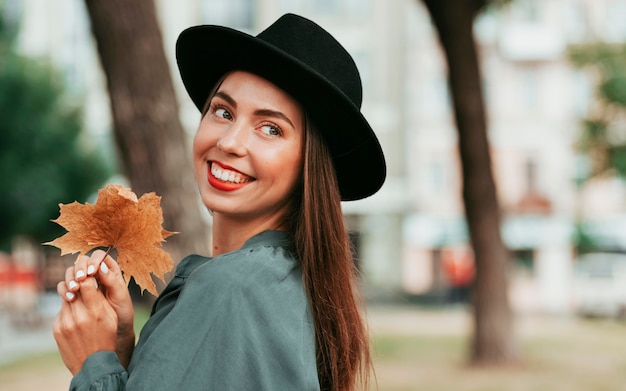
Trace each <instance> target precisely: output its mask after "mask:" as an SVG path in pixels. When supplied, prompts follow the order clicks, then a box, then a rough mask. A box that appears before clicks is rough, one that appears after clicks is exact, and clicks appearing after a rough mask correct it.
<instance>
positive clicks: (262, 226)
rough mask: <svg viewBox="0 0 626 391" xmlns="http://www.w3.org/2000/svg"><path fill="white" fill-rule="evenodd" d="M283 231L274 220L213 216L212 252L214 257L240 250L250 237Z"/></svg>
mask: <svg viewBox="0 0 626 391" xmlns="http://www.w3.org/2000/svg"><path fill="white" fill-rule="evenodd" d="M281 229H284V227H282V225H281V224H280V223H279V222H278V221H277V220H276V219H260V221H259V220H254V221H250V220H248V219H246V220H240V219H236V218H232V217H229V216H225V215H223V214H221V213H217V212H216V213H214V214H213V249H212V250H213V251H212V255H213V256H214V257H216V256H218V255H221V254H224V253H228V252H231V251H235V250H238V249H240V248H241V247H242V246H243V244H244V243H245V242H246V241H247V240H248V239H250V238H251V237H253V236H255V235H258V234H260V233H261V232H264V231H269V230H281Z"/></svg>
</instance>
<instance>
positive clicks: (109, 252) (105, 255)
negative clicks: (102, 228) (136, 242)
mask: <svg viewBox="0 0 626 391" xmlns="http://www.w3.org/2000/svg"><path fill="white" fill-rule="evenodd" d="M111 250H113V246H111V247H109V248H108V249H107V252H105V253H104V256H103V257H102V259H101V260H100V263H102V262H104V260H105V259H106V258H107V255H109V254H111Z"/></svg>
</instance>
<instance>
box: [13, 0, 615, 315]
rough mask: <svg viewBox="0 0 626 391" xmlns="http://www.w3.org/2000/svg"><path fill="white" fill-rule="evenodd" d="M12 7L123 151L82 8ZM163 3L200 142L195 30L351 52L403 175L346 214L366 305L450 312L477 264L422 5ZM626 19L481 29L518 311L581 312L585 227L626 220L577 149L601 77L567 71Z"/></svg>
mask: <svg viewBox="0 0 626 391" xmlns="http://www.w3.org/2000/svg"><path fill="white" fill-rule="evenodd" d="M9 2H11V1H9ZM13 2H14V3H19V4H21V6H20V7H18V8H20V10H21V15H22V26H21V35H20V48H21V50H22V51H23V52H24V53H27V54H29V55H33V56H41V57H44V58H47V59H49V60H50V61H52V62H53V63H54V64H56V65H57V66H58V67H59V68H60V69H61V70H62V71H63V74H64V75H65V78H66V80H67V81H68V84H69V85H70V87H71V90H72V91H73V93H75V94H76V95H77V96H81V97H82V99H84V102H85V108H86V116H85V121H86V128H87V131H88V132H89V134H90V135H91V137H92V138H93V139H94V140H97V142H100V143H103V145H108V146H109V148H112V147H111V146H112V142H111V139H110V138H111V136H110V134H111V132H110V123H111V121H110V119H109V112H108V101H107V95H106V89H105V83H104V77H103V75H102V72H101V70H100V67H99V62H98V58H97V53H96V52H95V50H94V45H93V40H92V38H91V35H90V31H89V20H88V17H87V14H86V11H85V9H84V4H83V2H82V1H81V0H57V1H55V2H50V1H47V0H23V1H21V2H16V1H13ZM156 3H157V6H158V11H159V17H160V21H161V25H162V29H163V35H164V41H165V46H166V52H167V53H168V58H170V60H171V66H172V71H173V73H174V80H175V82H176V89H177V92H178V94H179V97H180V99H179V101H180V102H181V120H182V122H183V124H184V126H185V127H186V129H188V131H189V135H190V137H191V135H192V134H193V132H194V131H195V127H196V126H197V122H198V120H199V118H198V114H197V112H196V109H195V107H193V105H192V104H191V102H190V100H189V99H188V98H187V97H186V94H185V92H184V89H183V87H182V84H181V83H180V81H179V77H178V75H177V73H176V69H175V66H174V43H175V40H176V37H177V35H178V33H179V32H180V31H181V30H182V29H184V28H185V27H187V26H190V25H195V24H222V25H227V26H230V27H234V28H237V29H242V30H244V31H247V32H249V33H250V34H257V33H258V32H260V31H261V30H262V29H263V28H265V27H266V26H267V25H269V24H270V23H271V22H272V21H274V20H275V19H276V18H277V17H278V16H280V15H281V14H283V13H285V12H294V13H298V14H301V15H303V16H306V17H310V18H311V19H313V20H315V21H316V22H318V23H319V24H320V25H322V26H323V27H325V28H326V29H328V30H329V31H330V32H331V33H332V34H333V35H335V36H336V37H337V39H338V40H339V41H340V42H341V43H342V44H344V46H346V48H347V49H348V51H349V52H350V53H352V54H353V56H354V57H355V60H356V62H357V66H358V67H359V69H360V71H361V75H362V79H363V86H364V102H363V112H364V113H365V116H366V117H367V118H368V119H369V120H370V122H371V124H372V127H373V128H374V129H375V131H376V132H377V134H378V136H379V137H380V140H381V144H382V146H383V149H384V151H385V154H386V157H387V163H388V179H387V181H386V183H385V185H384V186H383V188H382V189H381V191H380V192H379V193H377V194H376V195H374V196H372V197H370V198H368V199H365V200H362V201H356V202H347V203H345V204H344V213H345V215H346V219H347V221H348V225H349V228H350V229H351V232H352V233H353V238H354V243H355V245H356V247H357V254H358V262H359V267H360V269H361V271H362V273H363V284H364V286H365V288H366V292H367V293H368V295H370V296H372V297H383V298H389V297H391V298H393V297H406V296H410V297H432V298H434V299H435V300H443V299H442V298H443V297H444V296H445V292H447V290H448V289H449V288H450V280H449V278H447V277H446V275H445V270H444V266H443V265H444V263H446V262H448V260H452V261H459V262H471V259H472V254H471V249H470V248H469V245H468V235H467V228H466V226H465V222H464V218H463V215H464V213H463V205H462V200H461V177H460V170H459V164H460V162H459V157H458V153H457V147H456V142H457V138H456V129H455V126H454V122H453V115H452V114H453V113H452V112H451V105H450V97H449V93H448V88H447V80H446V64H445V61H444V58H443V55H442V52H441V49H440V47H439V43H438V40H437V37H436V34H435V31H434V30H433V26H432V24H431V22H430V18H429V16H428V13H427V11H426V9H425V7H424V6H423V5H422V4H421V2H419V1H416V0H391V1H389V0H302V1H298V2H293V1H288V0H179V1H176V2H172V1H167V0H156ZM624 17H626V0H514V1H512V2H511V3H510V4H509V5H507V6H504V7H502V8H500V9H487V10H485V12H483V13H482V14H481V16H480V17H479V18H478V20H477V22H476V25H475V36H476V39H477V45H478V50H479V54H480V61H481V66H482V71H483V87H484V94H485V101H486V107H487V110H488V113H487V115H488V128H489V130H488V136H489V140H490V143H491V152H492V157H493V159H492V160H493V167H492V169H493V172H494V176H495V178H496V182H497V189H498V197H499V201H500V206H501V208H502V213H503V225H502V232H503V237H504V239H505V242H506V244H507V246H508V247H509V248H510V250H511V252H512V255H513V256H512V259H513V261H512V265H511V287H510V289H511V292H510V293H511V295H510V297H511V300H512V302H513V304H514V307H515V308H516V309H519V310H529V311H549V312H568V311H571V310H572V308H573V305H574V298H573V291H572V289H573V288H572V286H573V285H572V278H573V273H574V259H575V255H576V254H575V253H574V247H573V243H572V239H573V233H574V230H575V223H576V220H577V219H578V218H579V217H580V216H581V213H582V215H584V216H583V217H585V218H591V217H593V216H597V215H598V213H600V214H602V213H604V216H616V215H619V214H624V210H625V205H624V201H623V200H625V199H626V198H625V197H621V198H620V197H618V196H615V194H623V193H624V190H623V188H624V187H623V185H622V184H621V182H619V181H615V180H612V181H600V182H599V183H595V184H594V183H592V184H588V185H587V186H585V188H582V189H581V188H579V187H578V186H577V178H579V177H580V175H581V174H580V170H581V167H584V159H581V158H580V156H579V155H578V154H577V153H576V150H575V148H574V144H575V142H576V139H577V137H578V134H579V129H580V128H579V120H580V118H581V117H582V116H584V115H585V113H586V112H587V110H588V109H589V106H590V102H591V99H592V98H591V97H592V93H593V91H592V81H591V79H590V77H589V75H588V74H586V73H585V72H584V71H581V70H577V69H574V68H573V67H572V66H571V65H570V64H569V62H568V60H567V47H568V45H569V44H572V43H581V42H585V41H589V40H593V39H603V40H607V41H611V42H623V41H624V40H626V24H624V23H623V20H625V19H624ZM363 175H367V173H363ZM607 186H608V187H609V188H610V189H612V190H611V192H610V194H611V195H608V193H607V191H606V188H607ZM598 189H599V190H598ZM602 189H605V190H602ZM596 205H601V206H600V207H597V206H596ZM581 211H582V212H581ZM625 232H626V230H625Z"/></svg>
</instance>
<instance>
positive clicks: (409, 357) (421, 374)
mask: <svg viewBox="0 0 626 391" xmlns="http://www.w3.org/2000/svg"><path fill="white" fill-rule="evenodd" d="M138 318H141V317H138ZM368 319H369V323H370V332H371V335H372V347H373V356H374V365H375V368H376V379H375V381H374V382H372V383H373V384H372V387H371V389H372V390H374V389H378V390H380V391H413V390H416V391H441V390H446V391H518V390H519V391H566V390H567V391H583V390H584V391H626V323H623V322H620V321H617V320H609V319H580V318H576V317H569V316H546V315H524V316H522V315H518V316H517V318H516V320H517V321H516V329H515V335H516V340H517V343H518V346H519V352H520V357H521V358H522V359H521V361H520V362H519V363H518V364H515V365H509V366H506V367H501V368H475V367H472V366H469V365H467V346H468V341H469V340H468V338H469V335H470V333H471V315H470V314H469V313H468V311H467V310H465V309H463V308H461V307H456V308H444V309H442V308H438V309H432V308H423V307H416V306H412V305H401V306H399V305H393V306H387V305H372V306H370V307H369V309H368ZM141 321H142V319H138V322H141ZM5 335H6V332H5ZM29 335H30V336H29ZM28 338H30V339H31V343H30V344H29V343H26V340H27V339H28ZM18 339H22V340H23V341H24V346H25V347H24V349H21V350H20V351H21V352H22V353H21V354H20V355H19V357H18V356H15V346H13V352H12V353H11V354H13V355H14V356H15V357H14V358H13V359H8V358H7V356H6V354H7V351H6V349H5V350H4V351H3V349H2V347H3V346H2V343H3V340H1V339H0V355H2V354H4V356H0V391H26V390H28V391H30V390H40V389H45V390H49V391H56V390H67V388H68V387H67V386H68V384H69V380H70V375H69V373H68V372H67V371H66V370H65V368H64V367H63V363H62V362H61V360H60V358H59V356H58V354H57V353H56V352H55V348H54V341H53V340H52V337H51V334H50V332H49V330H46V329H45V328H44V329H43V330H39V331H36V332H35V331H28V332H27V331H22V332H17V333H16V334H15V335H14V338H12V341H17V340H18ZM4 342H5V347H6V345H7V343H6V342H7V341H4ZM8 345H11V344H8ZM34 346H40V347H41V348H40V349H35V348H34Z"/></svg>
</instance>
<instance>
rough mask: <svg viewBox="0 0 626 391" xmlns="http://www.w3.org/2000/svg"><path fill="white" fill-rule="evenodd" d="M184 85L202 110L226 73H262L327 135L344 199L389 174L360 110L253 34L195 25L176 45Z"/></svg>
mask: <svg viewBox="0 0 626 391" xmlns="http://www.w3.org/2000/svg"><path fill="white" fill-rule="evenodd" d="M176 59H177V62H178V68H179V71H180V75H181V78H182V81H183V84H184V86H185V88H186V90H187V93H188V94H189V96H190V98H191V100H192V101H193V102H194V104H195V106H196V107H197V108H198V110H200V111H201V110H202V109H203V107H204V105H205V103H206V100H207V98H208V95H209V93H210V91H211V90H212V89H213V87H214V86H215V85H216V83H217V82H218V81H219V79H220V78H221V77H222V76H224V75H225V74H226V73H228V72H230V71H233V70H243V71H248V72H251V73H254V74H257V75H259V76H261V77H263V78H265V79H267V80H269V81H271V82H272V83H274V84H275V85H277V86H278V87H280V88H281V89H283V90H284V91H285V92H287V93H288V94H289V95H290V96H292V97H293V98H294V99H296V100H297V101H298V102H299V103H300V104H301V105H302V107H303V108H304V110H305V111H306V113H307V116H308V118H310V119H311V121H312V122H313V123H314V124H315V126H316V127H317V128H318V129H319V130H320V132H321V133H322V137H323V138H324V140H325V141H326V143H327V145H328V147H329V149H330V152H331V155H332V159H333V164H334V167H335V171H336V173H337V180H338V183H339V190H340V193H341V199H342V200H343V201H350V200H358V199H362V198H365V197H368V196H370V195H372V194H374V193H375V192H377V191H378V190H379V189H380V187H381V186H382V184H383V182H384V180H385V176H386V168H385V159H384V156H383V152H382V149H381V147H380V143H379V142H378V139H377V138H376V135H375V134H374V131H373V130H372V128H371V127H370V125H369V123H368V122H367V120H366V119H365V118H364V117H363V115H362V114H361V112H360V110H359V108H358V107H356V106H355V104H354V103H353V102H352V101H351V100H350V99H349V98H348V97H347V96H346V95H345V94H344V93H343V92H342V91H341V90H339V89H338V88H337V87H335V86H334V85H333V84H332V83H330V82H329V81H328V80H326V79H325V78H324V77H322V76H321V75H319V74H318V73H317V72H316V71H314V70H313V69H311V68H310V67H309V66H308V65H307V64H306V63H304V62H302V61H300V60H298V59H296V58H294V57H292V56H291V55H289V54H288V53H285V52H283V51H282V50H280V49H277V48H276V47H274V46H272V45H270V44H268V43H266V42H265V41H263V40H260V39H258V38H256V37H254V36H251V35H249V34H246V33H243V32H240V31H237V30H234V29H231V28H228V27H223V26H211V25H205V26H194V27H190V28H188V29H186V30H185V31H183V32H182V33H181V34H180V36H179V38H178V41H177V43H176Z"/></svg>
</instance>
